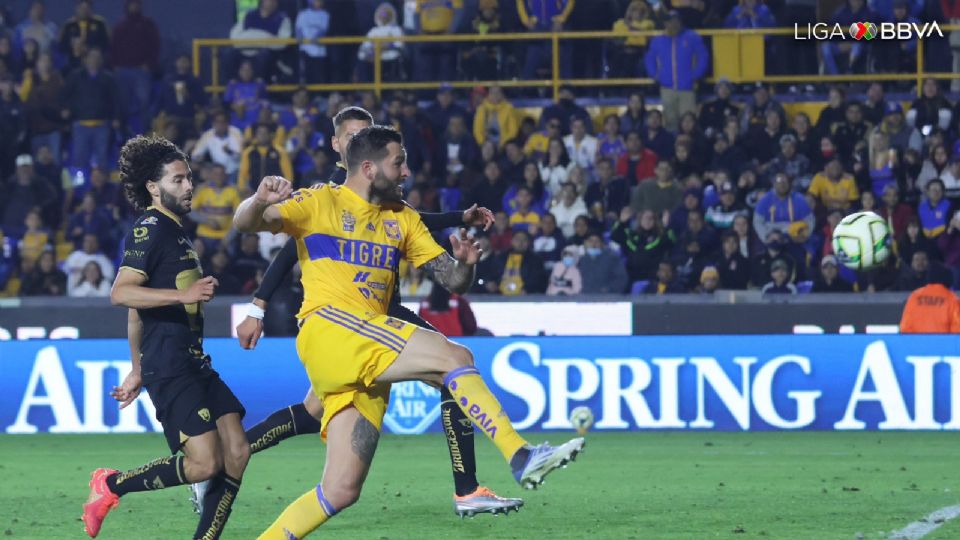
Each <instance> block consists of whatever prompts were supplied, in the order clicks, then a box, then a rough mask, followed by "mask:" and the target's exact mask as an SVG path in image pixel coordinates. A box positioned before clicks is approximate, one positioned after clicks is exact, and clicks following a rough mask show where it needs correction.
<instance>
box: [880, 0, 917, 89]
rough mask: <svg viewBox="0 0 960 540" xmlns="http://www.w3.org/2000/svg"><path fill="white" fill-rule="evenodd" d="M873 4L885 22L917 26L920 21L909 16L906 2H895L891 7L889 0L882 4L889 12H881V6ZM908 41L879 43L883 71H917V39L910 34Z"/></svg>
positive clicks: (908, 4)
mask: <svg viewBox="0 0 960 540" xmlns="http://www.w3.org/2000/svg"><path fill="white" fill-rule="evenodd" d="M880 3H881V2H876V3H875V4H874V9H877V12H878V14H879V15H880V16H881V17H882V18H883V20H885V21H892V22H894V23H907V24H919V22H920V20H919V19H917V18H916V17H914V16H913V15H912V14H911V6H910V3H909V2H907V1H906V0H895V1H894V2H893V3H892V5H891V4H890V2H889V0H886V1H885V2H882V3H883V4H885V5H884V7H883V9H886V6H887V5H889V6H890V11H889V12H885V11H881V6H879V5H877V4H880ZM911 36H912V37H911V38H910V39H895V40H891V41H888V42H882V43H880V47H879V49H880V51H878V52H879V54H880V56H881V62H880V66H881V67H882V69H883V70H884V71H889V72H891V73H906V72H907V71H916V70H917V37H916V35H914V34H911Z"/></svg>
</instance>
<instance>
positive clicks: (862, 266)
mask: <svg viewBox="0 0 960 540" xmlns="http://www.w3.org/2000/svg"><path fill="white" fill-rule="evenodd" d="M890 246H891V239H890V229H889V228H888V227H887V222H886V221H884V220H883V218H882V217H880V216H878V215H877V214H874V213H873V212H856V213H853V214H850V215H849V216H847V217H845V218H843V219H841V220H840V223H839V224H838V225H837V228H836V229H834V230H833V252H834V253H835V254H836V255H837V260H838V261H840V264H842V265H844V266H846V267H847V268H850V269H852V270H858V271H863V270H870V269H872V268H876V267H878V266H880V265H881V264H883V263H884V261H886V260H887V257H889V256H890Z"/></svg>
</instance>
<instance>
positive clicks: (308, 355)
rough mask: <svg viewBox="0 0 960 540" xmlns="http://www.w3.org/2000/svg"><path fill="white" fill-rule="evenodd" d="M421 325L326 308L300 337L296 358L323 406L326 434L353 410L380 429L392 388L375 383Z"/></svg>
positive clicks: (312, 318) (309, 320) (309, 321)
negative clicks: (333, 423) (340, 415)
mask: <svg viewBox="0 0 960 540" xmlns="http://www.w3.org/2000/svg"><path fill="white" fill-rule="evenodd" d="M416 329H417V327H416V326H414V325H412V324H410V323H406V322H403V321H401V320H399V319H396V318H394V317H388V316H387V315H383V314H375V313H370V312H363V311H356V310H348V309H342V308H335V307H333V306H329V305H327V306H323V307H321V308H320V309H318V310H317V311H316V312H315V313H314V314H312V315H310V316H309V317H307V319H306V320H305V321H304V323H303V326H302V327H301V328H300V333H299V334H298V335H297V354H298V356H299V357H300V362H302V363H303V367H304V369H306V370H307V376H308V377H309V378H310V385H311V387H312V388H313V392H314V393H315V394H316V395H317V397H319V398H320V401H321V402H322V403H323V420H322V424H323V431H322V432H321V433H320V437H321V438H322V439H323V440H326V438H327V425H328V423H329V422H330V419H331V418H333V417H334V415H336V414H337V413H338V412H340V411H342V410H343V409H345V408H347V407H350V406H353V407H355V408H356V409H357V411H359V412H360V414H362V415H363V416H364V418H366V419H367V420H369V421H370V423H372V424H373V425H374V426H376V427H377V429H378V430H379V429H380V428H381V425H382V424H383V415H384V414H385V413H386V412H387V402H388V401H389V399H390V385H389V384H374V382H373V381H374V379H376V378H377V377H378V376H379V375H380V374H381V373H383V372H384V371H386V369H387V368H388V367H390V365H391V364H393V362H394V360H396V359H397V357H398V356H400V352H401V351H403V348H404V347H405V346H406V344H407V340H408V339H410V336H411V335H412V334H413V332H414V331H416Z"/></svg>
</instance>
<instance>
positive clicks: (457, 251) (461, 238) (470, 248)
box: [450, 229, 483, 266]
mask: <svg viewBox="0 0 960 540" xmlns="http://www.w3.org/2000/svg"><path fill="white" fill-rule="evenodd" d="M450 247H451V251H452V252H453V258H455V259H456V260H458V261H460V262H461V263H463V264H468V265H471V266H472V265H474V264H477V261H479V260H480V255H482V254H483V250H482V249H480V243H479V242H477V241H476V240H474V238H473V235H472V234H469V233H467V230H466V229H460V234H459V235H456V234H451V235H450Z"/></svg>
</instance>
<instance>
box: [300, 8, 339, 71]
mask: <svg viewBox="0 0 960 540" xmlns="http://www.w3.org/2000/svg"><path fill="white" fill-rule="evenodd" d="M294 26H295V27H296V35H297V39H319V38H322V37H326V35H327V32H328V31H329V30H330V12H329V11H327V10H325V9H323V0H310V3H309V5H307V7H306V8H305V9H304V10H303V11H301V12H300V13H298V14H297V22H296V23H295V25H294ZM300 66H301V68H300V69H301V71H300V80H301V81H308V82H310V83H312V84H317V83H322V82H324V81H325V80H326V75H327V46H326V45H319V44H315V43H309V44H307V43H301V44H300Z"/></svg>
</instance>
